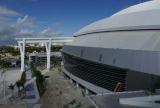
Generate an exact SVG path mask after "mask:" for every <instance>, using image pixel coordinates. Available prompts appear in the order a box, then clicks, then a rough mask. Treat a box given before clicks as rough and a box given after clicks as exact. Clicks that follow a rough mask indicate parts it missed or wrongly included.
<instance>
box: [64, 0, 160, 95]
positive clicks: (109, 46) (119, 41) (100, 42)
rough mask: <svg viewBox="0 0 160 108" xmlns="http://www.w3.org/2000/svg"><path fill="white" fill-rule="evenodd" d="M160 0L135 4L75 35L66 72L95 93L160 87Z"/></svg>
mask: <svg viewBox="0 0 160 108" xmlns="http://www.w3.org/2000/svg"><path fill="white" fill-rule="evenodd" d="M159 18H160V1H159V0H154V1H149V2H145V3H141V4H138V5H135V6H131V7H129V8H127V9H124V10H122V11H120V12H118V13H116V14H114V15H112V16H110V17H108V18H105V19H102V20H99V21H97V22H94V23H92V24H90V25H88V26H86V27H84V28H82V29H81V30H79V31H78V32H76V33H75V34H74V36H75V39H74V41H73V42H72V43H69V44H67V45H65V46H64V47H63V49H62V52H63V61H64V71H63V72H64V73H65V74H66V75H67V76H69V77H70V78H71V79H72V80H74V81H76V82H77V83H78V84H80V85H82V86H83V87H85V88H87V89H88V90H90V91H92V92H94V93H106V92H108V93H110V92H113V91H115V88H116V87H117V86H118V85H120V86H121V89H120V90H119V91H135V90H150V89H157V88H160V19H159Z"/></svg>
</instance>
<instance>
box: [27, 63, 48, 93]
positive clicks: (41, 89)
mask: <svg viewBox="0 0 160 108" xmlns="http://www.w3.org/2000/svg"><path fill="white" fill-rule="evenodd" d="M30 67H31V70H32V76H33V77H36V83H37V87H38V91H39V94H40V96H42V95H43V93H44V92H45V89H46V88H45V78H44V76H43V75H42V74H41V72H40V71H39V70H37V69H36V68H35V67H34V65H33V64H32V63H31V66H30Z"/></svg>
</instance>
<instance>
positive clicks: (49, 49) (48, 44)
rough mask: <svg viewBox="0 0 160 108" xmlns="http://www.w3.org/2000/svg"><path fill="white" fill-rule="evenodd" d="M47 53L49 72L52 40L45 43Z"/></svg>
mask: <svg viewBox="0 0 160 108" xmlns="http://www.w3.org/2000/svg"><path fill="white" fill-rule="evenodd" d="M45 47H46V52H47V70H50V68H51V64H50V62H51V39H49V41H48V42H45Z"/></svg>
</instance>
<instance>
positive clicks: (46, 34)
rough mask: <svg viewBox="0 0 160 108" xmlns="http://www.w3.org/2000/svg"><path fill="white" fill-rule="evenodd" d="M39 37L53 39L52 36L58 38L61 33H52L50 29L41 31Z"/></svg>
mask: <svg viewBox="0 0 160 108" xmlns="http://www.w3.org/2000/svg"><path fill="white" fill-rule="evenodd" d="M39 35H40V36H41V37H54V36H60V35H62V34H61V33H59V32H57V31H54V30H53V29H51V28H50V27H48V28H46V29H44V30H42V31H41V32H40V33H39Z"/></svg>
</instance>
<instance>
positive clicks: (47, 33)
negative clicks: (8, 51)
mask: <svg viewBox="0 0 160 108" xmlns="http://www.w3.org/2000/svg"><path fill="white" fill-rule="evenodd" d="M37 27H38V26H37V23H36V19H35V18H33V17H30V16H28V15H22V14H20V13H18V12H16V11H14V10H11V9H9V8H6V7H2V6H0V45H2V44H13V43H15V38H20V37H21V38H22V37H53V36H60V35H61V34H60V33H59V32H57V30H56V29H53V28H55V27H52V28H51V27H47V28H46V29H44V30H42V31H41V32H38V30H37V31H33V30H35V29H37Z"/></svg>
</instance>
